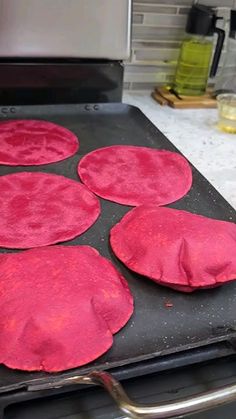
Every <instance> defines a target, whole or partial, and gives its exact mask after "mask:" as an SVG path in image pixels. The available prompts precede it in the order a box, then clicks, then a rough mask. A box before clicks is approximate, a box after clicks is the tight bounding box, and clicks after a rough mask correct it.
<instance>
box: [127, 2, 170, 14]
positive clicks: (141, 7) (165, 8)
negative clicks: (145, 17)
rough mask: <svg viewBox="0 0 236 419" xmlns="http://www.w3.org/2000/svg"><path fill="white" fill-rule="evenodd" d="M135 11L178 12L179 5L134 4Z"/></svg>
mask: <svg viewBox="0 0 236 419" xmlns="http://www.w3.org/2000/svg"><path fill="white" fill-rule="evenodd" d="M133 11H134V12H141V13H160V14H175V13H177V7H174V6H159V5H158V4H134V5H133Z"/></svg>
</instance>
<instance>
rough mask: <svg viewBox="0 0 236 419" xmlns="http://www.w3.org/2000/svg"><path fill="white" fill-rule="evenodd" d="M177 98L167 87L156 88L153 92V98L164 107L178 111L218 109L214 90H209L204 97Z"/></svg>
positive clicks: (180, 96)
mask: <svg viewBox="0 0 236 419" xmlns="http://www.w3.org/2000/svg"><path fill="white" fill-rule="evenodd" d="M178 96H179V97H177V96H176V95H175V94H174V93H171V92H170V91H169V90H168V89H167V88H166V87H156V88H155V90H154V92H152V97H153V99H155V100H156V101H157V102H158V103H159V104H160V105H162V106H166V105H167V106H170V107H171V108H177V109H197V108H216V107H217V102H216V99H214V98H213V97H212V90H211V89H208V90H207V91H206V93H205V94H204V95H202V96H182V95H178Z"/></svg>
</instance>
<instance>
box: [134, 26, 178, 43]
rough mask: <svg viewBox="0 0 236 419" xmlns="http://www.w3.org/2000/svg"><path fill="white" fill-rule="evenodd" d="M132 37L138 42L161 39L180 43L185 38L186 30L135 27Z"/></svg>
mask: <svg viewBox="0 0 236 419" xmlns="http://www.w3.org/2000/svg"><path fill="white" fill-rule="evenodd" d="M132 36H133V40H136V41H137V40H141V41H143V40H160V39H163V40H174V41H178V40H180V39H182V38H183V36H184V29H183V28H165V27H155V26H144V25H133V30H132Z"/></svg>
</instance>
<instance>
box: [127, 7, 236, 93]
mask: <svg viewBox="0 0 236 419" xmlns="http://www.w3.org/2000/svg"><path fill="white" fill-rule="evenodd" d="M192 3H193V0H133V13H132V18H133V25H132V52H131V58H130V60H129V62H126V64H125V86H124V87H125V89H130V90H151V89H152V88H153V86H154V85H160V84H165V83H169V82H171V81H172V79H173V75H174V72H175V67H176V62H177V58H178V54H179V46H180V42H181V39H182V38H183V35H184V28H185V24H186V19H187V13H188V11H189V8H190V6H191V4H192ZM199 3H201V4H206V5H209V6H216V7H217V10H218V12H217V13H218V16H222V17H224V22H227V21H228V19H229V11H230V8H234V7H235V8H236V0H200V1H199ZM222 5H223V6H222ZM218 26H221V27H223V23H221V24H220V25H218ZM226 29H227V24H226ZM223 55H224V54H223ZM222 58H223V56H222ZM221 62H222V60H221Z"/></svg>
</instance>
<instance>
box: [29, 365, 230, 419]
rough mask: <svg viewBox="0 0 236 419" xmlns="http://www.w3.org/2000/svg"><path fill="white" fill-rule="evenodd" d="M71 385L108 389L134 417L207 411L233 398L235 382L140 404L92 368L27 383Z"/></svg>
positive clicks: (52, 386) (160, 417)
mask: <svg viewBox="0 0 236 419" xmlns="http://www.w3.org/2000/svg"><path fill="white" fill-rule="evenodd" d="M74 384H90V385H91V384H95V385H101V386H102V387H104V388H105V389H106V390H107V391H108V393H109V394H110V395H111V397H112V398H113V400H114V401H115V402H116V404H117V405H118V407H119V409H120V410H121V411H122V412H123V413H125V415H126V417H129V418H133V419H140V418H145V419H164V418H176V417H183V416H184V415H188V414H190V413H197V412H200V411H203V410H208V409H210V408H214V407H218V406H221V405H223V404H226V403H230V402H233V401H235V400H236V384H234V385H228V386H225V387H221V388H220V389H218V390H212V391H208V392H205V393H201V394H198V395H196V396H192V397H186V398H185V399H181V400H177V401H174V402H169V403H159V404H158V405H141V404H138V403H134V402H133V401H132V400H130V399H129V397H128V396H127V394H126V393H125V391H124V389H123V387H122V386H121V384H120V383H119V382H118V381H117V380H115V378H114V377H112V375H111V374H109V373H107V372H102V371H94V372H91V373H90V374H89V375H87V376H74V377H69V378H65V379H60V380H54V381H51V382H47V383H46V384H45V383H43V384H30V385H29V386H28V391H39V390H47V389H55V388H58V387H64V386H67V385H74Z"/></svg>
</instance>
